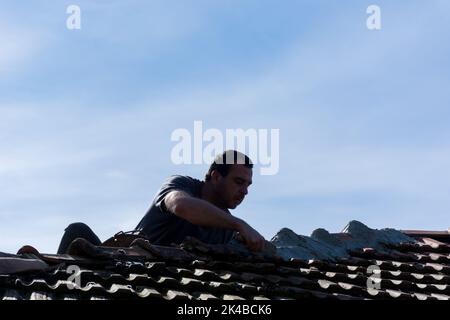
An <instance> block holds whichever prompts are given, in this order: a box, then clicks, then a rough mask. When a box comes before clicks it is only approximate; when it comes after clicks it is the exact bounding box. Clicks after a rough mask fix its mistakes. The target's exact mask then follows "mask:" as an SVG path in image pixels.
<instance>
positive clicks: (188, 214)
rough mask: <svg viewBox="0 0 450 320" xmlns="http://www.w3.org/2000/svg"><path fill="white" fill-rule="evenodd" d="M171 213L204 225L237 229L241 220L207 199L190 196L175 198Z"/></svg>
mask: <svg viewBox="0 0 450 320" xmlns="http://www.w3.org/2000/svg"><path fill="white" fill-rule="evenodd" d="M173 213H174V214H176V215H177V216H179V217H180V218H183V219H186V220H187V221H189V222H191V223H193V224H196V225H200V226H205V227H219V228H227V229H232V230H237V231H239V229H240V227H241V225H242V223H243V221H242V220H241V219H239V218H236V217H234V216H233V215H231V214H230V213H228V212H226V211H224V210H221V209H220V208H218V207H216V206H214V205H212V204H210V203H209V202H207V201H204V200H202V199H197V198H191V197H183V198H180V199H177V201H176V205H175V206H174V207H173Z"/></svg>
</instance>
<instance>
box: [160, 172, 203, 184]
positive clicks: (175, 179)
mask: <svg viewBox="0 0 450 320" xmlns="http://www.w3.org/2000/svg"><path fill="white" fill-rule="evenodd" d="M165 183H193V184H198V183H202V181H201V180H199V179H196V178H192V177H190V176H184V175H179V174H174V175H171V176H169V177H167V178H166V180H165Z"/></svg>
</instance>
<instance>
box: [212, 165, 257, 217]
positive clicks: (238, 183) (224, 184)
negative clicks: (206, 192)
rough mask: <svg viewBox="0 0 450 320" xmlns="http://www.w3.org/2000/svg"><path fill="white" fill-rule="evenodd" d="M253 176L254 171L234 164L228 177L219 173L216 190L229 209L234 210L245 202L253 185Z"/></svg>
mask: <svg viewBox="0 0 450 320" xmlns="http://www.w3.org/2000/svg"><path fill="white" fill-rule="evenodd" d="M252 174H253V172H252V169H250V168H247V167H246V166H244V165H242V164H233V165H232V167H231V169H230V172H229V173H228V174H227V176H226V177H222V176H221V175H220V174H219V173H218V175H219V177H218V179H217V184H216V188H217V189H216V190H217V192H218V194H219V195H220V197H221V198H222V201H223V203H224V205H225V206H226V207H227V208H229V209H234V208H236V207H237V206H238V205H239V204H240V203H241V202H242V201H243V200H244V198H245V196H246V195H247V193H248V188H249V186H250V185H251V184H252Z"/></svg>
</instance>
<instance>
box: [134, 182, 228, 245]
mask: <svg viewBox="0 0 450 320" xmlns="http://www.w3.org/2000/svg"><path fill="white" fill-rule="evenodd" d="M203 184H204V182H203V181H200V180H197V179H194V178H191V177H187V176H179V175H176V176H171V177H169V178H168V179H167V180H166V181H165V182H164V184H163V185H162V186H161V188H160V189H159V191H158V193H157V194H156V196H155V199H154V200H153V203H152V205H151V207H150V209H149V210H148V211H147V213H146V214H145V216H144V218H142V220H141V222H139V224H138V226H137V227H136V230H138V231H140V232H142V233H144V234H145V236H147V237H148V238H149V240H150V242H151V243H153V244H157V245H171V244H172V243H176V244H179V243H181V242H183V240H184V238H185V237H187V236H191V237H195V238H197V239H199V240H201V241H203V242H206V243H213V244H217V243H227V242H229V241H230V240H231V238H232V237H233V234H234V232H233V230H231V229H224V228H210V227H201V226H197V225H194V224H192V223H190V222H188V221H187V220H184V219H182V218H179V217H177V216H176V215H175V214H173V213H171V212H169V211H167V209H166V207H165V205H164V197H165V196H166V195H167V194H168V193H169V192H171V191H174V190H179V191H184V192H186V193H187V194H189V195H191V196H193V197H196V198H200V197H201V189H202V186H203Z"/></svg>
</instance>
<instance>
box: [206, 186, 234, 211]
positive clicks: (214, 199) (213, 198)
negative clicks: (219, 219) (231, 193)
mask: <svg viewBox="0 0 450 320" xmlns="http://www.w3.org/2000/svg"><path fill="white" fill-rule="evenodd" d="M201 198H202V199H203V200H205V201H208V202H209V203H212V204H213V205H215V206H216V207H219V208H221V209H223V210H225V211H228V210H227V208H226V206H225V205H224V204H223V203H222V201H220V198H219V197H218V196H217V194H216V193H215V192H214V189H213V188H212V187H211V185H209V183H208V182H207V181H205V182H204V183H203V186H202V190H201Z"/></svg>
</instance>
